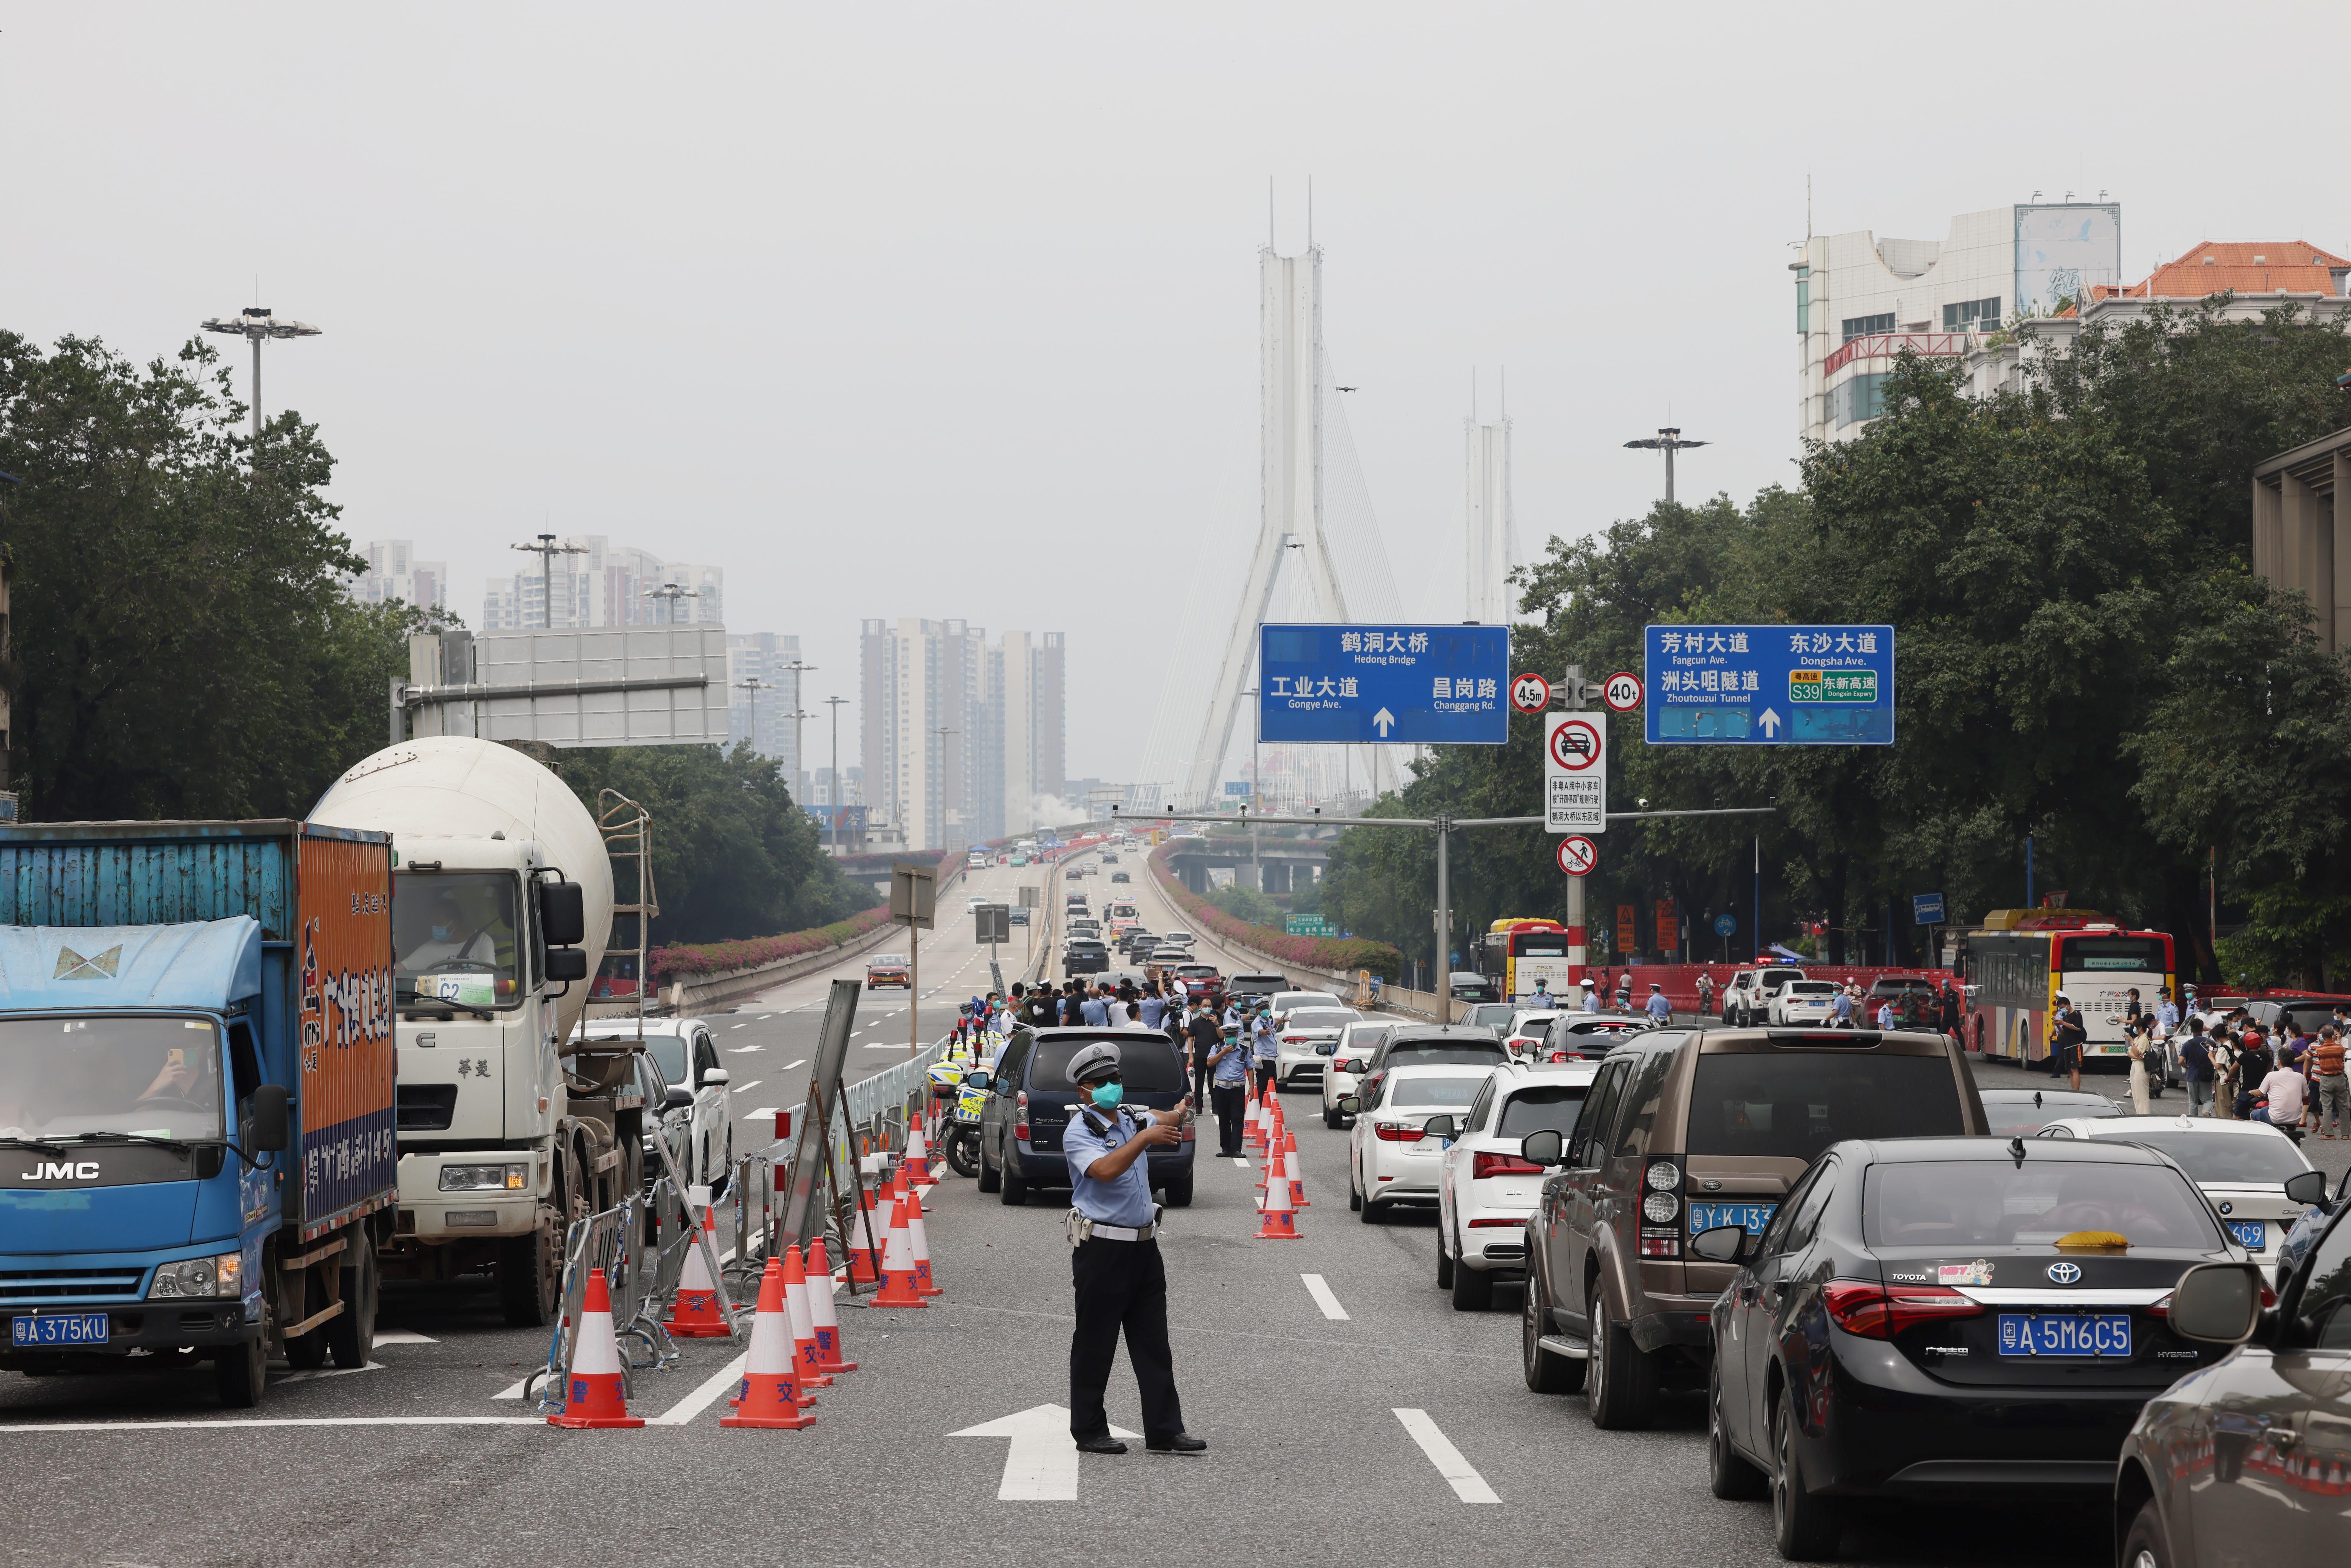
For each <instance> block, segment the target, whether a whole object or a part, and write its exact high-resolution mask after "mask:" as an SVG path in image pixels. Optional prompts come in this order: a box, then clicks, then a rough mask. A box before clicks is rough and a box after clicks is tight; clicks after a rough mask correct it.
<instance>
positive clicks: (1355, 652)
mask: <svg viewBox="0 0 2351 1568" xmlns="http://www.w3.org/2000/svg"><path fill="white" fill-rule="evenodd" d="M1258 738H1259V739H1260V740H1267V741H1290V742H1306V743H1316V742H1320V743H1322V744H1332V743H1341V744H1345V745H1349V746H1360V745H1365V744H1369V745H1379V744H1382V743H1385V744H1387V745H1390V746H1500V745H1502V744H1504V743H1505V742H1507V741H1508V740H1509V739H1510V628H1508V627H1507V626H1458V625H1457V626H1390V625H1372V624H1368V623H1366V624H1363V625H1352V626H1326V625H1296V624H1291V625H1268V626H1266V627H1265V628H1264V632H1263V638H1262V641H1261V642H1260V643H1259V680H1258Z"/></svg>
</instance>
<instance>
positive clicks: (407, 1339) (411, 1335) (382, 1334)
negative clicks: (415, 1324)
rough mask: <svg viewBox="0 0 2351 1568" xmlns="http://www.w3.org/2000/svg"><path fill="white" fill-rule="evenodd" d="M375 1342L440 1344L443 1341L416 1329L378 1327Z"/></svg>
mask: <svg viewBox="0 0 2351 1568" xmlns="http://www.w3.org/2000/svg"><path fill="white" fill-rule="evenodd" d="M375 1343H378V1344H439V1343H441V1342H440V1341H439V1340H437V1339H433V1338H430V1337H428V1336H427V1335H424V1334H421V1333H417V1332H416V1331H415V1330H414V1329H378V1330H376V1331H375Z"/></svg>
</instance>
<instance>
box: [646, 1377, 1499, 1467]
mask: <svg viewBox="0 0 2351 1568" xmlns="http://www.w3.org/2000/svg"><path fill="white" fill-rule="evenodd" d="M750 1359H751V1353H750V1352H749V1351H745V1352H744V1353H743V1354H740V1355H738V1356H737V1357H736V1358H735V1359H734V1360H732V1361H730V1362H728V1363H727V1364H726V1368H725V1369H724V1370H723V1371H719V1372H714V1373H712V1374H711V1375H709V1377H707V1378H705V1380H704V1381H703V1383H702V1385H701V1386H700V1387H698V1388H696V1389H695V1391H694V1392H693V1393H691V1394H689V1395H687V1396H685V1397H684V1398H683V1399H681V1400H679V1401H678V1402H677V1403H676V1404H674V1405H673V1406H670V1407H669V1408H668V1409H666V1410H664V1411H663V1412H662V1413H661V1414H660V1415H658V1416H647V1417H646V1418H645V1425H646V1426H648V1427H683V1426H684V1425H685V1424H686V1423H687V1422H688V1421H691V1420H693V1419H694V1418H695V1416H699V1415H701V1414H702V1413H703V1412H704V1411H705V1410H706V1409H708V1408H709V1407H710V1403H711V1401H712V1400H714V1399H716V1398H717V1397H718V1396H720V1395H722V1394H724V1393H726V1391H727V1390H728V1389H730V1388H732V1387H734V1386H735V1385H737V1384H738V1383H740V1382H742V1381H743V1367H744V1365H745V1364H746V1363H747V1362H748V1361H749V1360H750ZM1470 1473H1471V1474H1472V1475H1475V1474H1476V1473H1477V1472H1476V1471H1474V1470H1472V1471H1471V1472H1470ZM1479 1484H1480V1485H1482V1484H1484V1483H1482V1482H1481V1483H1479Z"/></svg>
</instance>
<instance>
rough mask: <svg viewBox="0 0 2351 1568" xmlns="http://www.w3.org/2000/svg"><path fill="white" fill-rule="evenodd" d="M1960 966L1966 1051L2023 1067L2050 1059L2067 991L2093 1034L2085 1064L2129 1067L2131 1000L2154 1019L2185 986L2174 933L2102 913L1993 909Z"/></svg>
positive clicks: (1962, 945)
mask: <svg viewBox="0 0 2351 1568" xmlns="http://www.w3.org/2000/svg"><path fill="white" fill-rule="evenodd" d="M1959 977H1960V980H1961V982H1962V984H1964V985H1965V987H1966V996H1967V1004H1968V1006H1967V1018H1966V1019H1965V1021H1964V1022H1963V1023H1962V1025H1961V1028H1962V1030H1964V1038H1965V1041H1966V1044H1967V1047H1968V1049H1969V1050H1970V1051H1981V1052H1983V1053H1984V1054H1985V1055H1988V1056H1999V1057H2005V1058H2007V1059H2008V1060H2010V1061H2016V1062H2037V1061H2048V1060H2049V1016H2050V1013H2051V1012H2052V1011H2053V1009H2055V1007H2056V1005H2057V1003H2056V998H2057V993H2059V992H2060V991H2063V992H2064V994H2065V995H2066V997H2067V998H2070V999H2071V1000H2072V1001H2073V1003H2074V1006H2075V1007H2077V1008H2079V1009H2081V1011H2082V1023H2083V1027H2084V1028H2085V1029H2087V1030H2089V1036H2090V1038H2089V1039H2088V1040H2086V1041H2085V1042H2084V1044H2083V1046H2082V1060H2083V1061H2084V1063H2085V1064H2087V1063H2089V1062H2093V1061H2114V1062H2116V1064H2117V1065H2121V1066H2127V1065H2128V1064H2129V1061H2130V1052H2129V1048H2128V1044H2127V1041H2126V1040H2125V1037H2124V1035H2123V1015H2124V1011H2125V1009H2126V1007H2127V1005H2128V1004H2129V1001H2130V993H2131V992H2132V991H2134V990H2136V991H2137V992H2138V1000H2139V1006H2140V1007H2141V1008H2142V1009H2144V1010H2146V1011H2147V1012H2150V1013H2151V1012H2153V1011H2154V1010H2155V1009H2156V1004H2157V1003H2158V1001H2160V1000H2161V999H2162V998H2161V993H2162V992H2163V991H2164V990H2165V989H2167V988H2176V987H2177V985H2178V984H2179V976H2178V971H2177V970H2176V969H2175V968H2174V967H2173V961H2172V946H2171V938H2170V936H2168V935H2167V934H2166V933H2164V932H2161V931H2130V930H2126V929H2125V928H2124V927H2122V926H2121V925H2117V924H2116V923H2115V922H2114V921H2112V920H2110V919H2108V918H2107V917H2106V916H2105V915H2100V914H2099V913H2098V912H2097V911H2095V910H2094V909H1995V910H1993V911H1992V912H1991V914H1990V915H1985V916H1984V921H1983V925H1982V926H1981V927H1980V929H1978V930H1974V931H1970V932H1968V933H1967V934H1966V935H1964V936H1961V937H1960V938H1959Z"/></svg>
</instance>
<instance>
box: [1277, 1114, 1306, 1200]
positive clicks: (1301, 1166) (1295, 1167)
mask: <svg viewBox="0 0 2351 1568" xmlns="http://www.w3.org/2000/svg"><path fill="white" fill-rule="evenodd" d="M1281 1174H1282V1176H1284V1177H1286V1178H1287V1179H1288V1180H1289V1182H1290V1207H1292V1208H1304V1207H1306V1163H1305V1162H1304V1161H1303V1160H1301V1159H1300V1158H1299V1157H1298V1134H1295V1133H1290V1132H1285V1133H1283V1134H1281Z"/></svg>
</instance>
